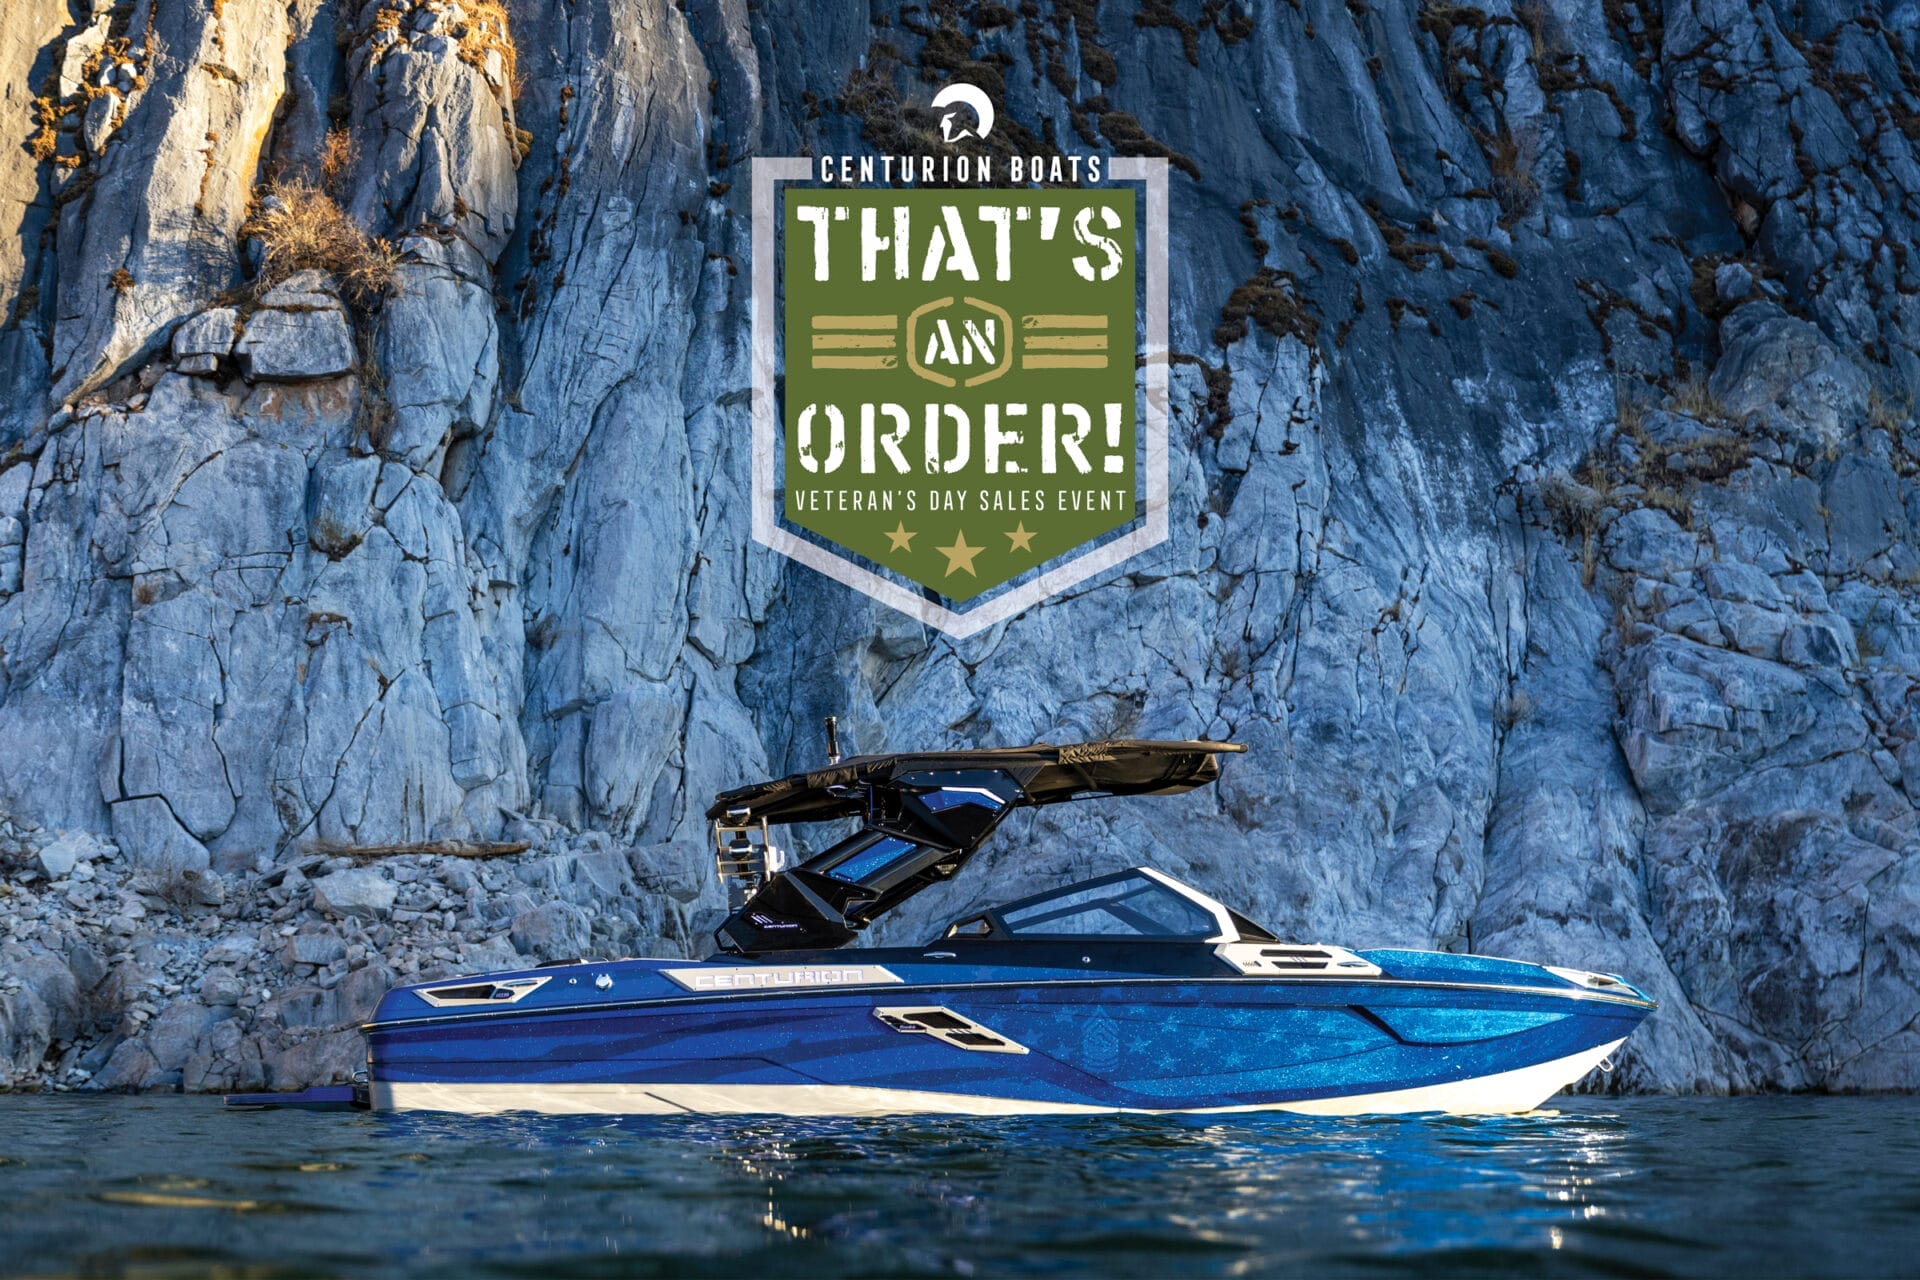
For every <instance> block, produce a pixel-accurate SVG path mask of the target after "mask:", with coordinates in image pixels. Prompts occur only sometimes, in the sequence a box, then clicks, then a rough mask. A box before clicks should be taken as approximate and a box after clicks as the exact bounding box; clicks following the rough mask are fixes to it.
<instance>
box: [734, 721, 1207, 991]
mask: <svg viewBox="0 0 1920 1280" xmlns="http://www.w3.org/2000/svg"><path fill="white" fill-rule="evenodd" d="M1244 750H1245V748H1244V747H1241V746H1238V745H1236V744H1234V743H1230V742H1142V741H1133V740H1119V741H1111V742H1085V743H1074V744H1067V745H1061V746H1051V745H1046V744H1041V745H1037V746H1031V747H1000V748H992V749H986V750H978V751H927V752H902V753H897V754H889V755H871V756H855V757H853V758H851V759H847V760H843V761H841V762H839V763H838V764H834V765H830V766H828V767H827V768H824V769H812V770H808V771H807V772H805V773H795V774H790V775H788V776H787V777H784V778H779V779H776V780H774V781H771V782H761V783H756V784H755V785H753V786H750V787H739V788H736V789H734V790H732V791H724V792H722V793H721V794H720V795H719V796H718V797H717V798H716V799H715V800H714V803H713V806H712V808H710V809H708V810H707V816H708V818H710V819H713V820H715V821H716V822H721V821H724V822H726V823H729V824H735V825H738V824H744V823H749V822H752V823H757V822H763V821H764V822H767V823H770V824H785V823H796V822H825V821H832V820H835V819H845V818H857V819H859V820H860V821H861V827H860V830H858V831H857V832H855V833H854V834H853V835H851V836H849V837H847V838H846V839H845V840H842V841H840V842H839V843H838V844H836V845H834V846H833V847H832V848H831V849H828V850H827V851H826V852H825V853H822V854H819V855H818V856H816V857H813V858H810V859H808V860H807V861H806V862H805V863H803V864H801V865H800V866H797V867H793V868H790V869H788V870H784V871H779V872H776V873H774V874H771V875H769V876H767V878H766V880H765V882H764V883H763V884H761V885H759V887H758V889H757V891H756V892H754V894H753V896H752V897H751V898H749V899H748V900H747V902H746V904H745V905H744V906H743V907H741V909H740V910H738V911H736V912H734V914H733V915H731V916H730V917H728V918H727V920H726V922H725V923H723V924H722V925H721V926H720V929H719V932H718V934H717V935H716V936H717V937H718V940H719V942H720V945H721V947H722V948H723V949H725V950H728V951H733V952H738V953H742V954H748V955H753V954H760V953H764V952H768V951H784V950H794V949H817V948H823V947H837V946H840V945H842V944H843V943H846V942H848V941H850V940H851V939H852V938H853V937H854V935H855V934H856V933H857V932H858V931H859V930H860V929H863V928H865V927H866V925H867V924H868V923H869V922H871V921H872V920H873V919H874V918H875V917H877V916H879V915H880V914H882V913H883V912H886V911H889V910H891V909H892V908H893V907H895V906H898V905H899V904H900V903H902V902H904V901H906V900H907V899H908V898H910V897H912V896H913V895H914V894H916V893H918V892H919V891H920V890H922V889H924V888H926V887H927V886H928V885H930V884H933V883H935V882H936V881H939V880H944V879H947V878H948V877H950V876H952V875H953V874H954V873H955V872H957V871H958V870H959V869H960V867H961V866H962V865H963V864H964V863H965V862H966V860H967V859H968V858H970V857H972V856H973V853H974V851H975V850H976V849H978V848H979V846H980V844H981V842H982V841H984V840H985V839H986V837H987V836H988V835H989V834H990V833H991V832H992V831H993V829H994V828H995V827H997V826H999V825H1000V822H1001V821H1002V820H1003V819H1004V818H1005V817H1006V816H1007V814H1009V813H1011V812H1012V811H1013V810H1015V809H1017V808H1021V807H1023V806H1027V805H1045V804H1057V803H1059V802H1061V801H1065V800H1078V799H1085V798H1090V797H1094V796H1122V795H1176V794H1179V793H1180V792H1184V791H1191V790H1193V789H1194V788H1196V787H1201V786H1205V785H1206V784H1207V783H1209V782H1212V781H1214V780H1215V779H1216V778H1218V777H1219V776H1220V761H1219V757H1220V756H1221V755H1222V754H1224V753H1227V752H1235V751H1244Z"/></svg>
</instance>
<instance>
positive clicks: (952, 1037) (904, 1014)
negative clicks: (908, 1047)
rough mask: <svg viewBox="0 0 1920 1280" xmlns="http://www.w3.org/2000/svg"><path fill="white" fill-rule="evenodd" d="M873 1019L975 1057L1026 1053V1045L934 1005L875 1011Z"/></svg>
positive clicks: (896, 1029)
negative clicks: (950, 1046)
mask: <svg viewBox="0 0 1920 1280" xmlns="http://www.w3.org/2000/svg"><path fill="white" fill-rule="evenodd" d="M873 1016H874V1017H876V1018H878V1019H880V1021H882V1022H884V1023H886V1024H887V1025H888V1026H890V1027H892V1028H893V1029H894V1030H895V1031H904V1032H906V1033H908V1034H909V1035H928V1036H932V1037H933V1038H934V1039H936V1040H938V1041H940V1042H941V1043H943V1044H950V1045H952V1046H953V1047H954V1048H956V1049H970V1050H972V1051H973V1052H975V1053H1025V1052H1026V1051H1027V1049H1026V1046H1025V1045H1019V1044H1015V1043H1014V1042H1013V1041H1011V1040H1009V1039H1007V1038H1006V1037H1005V1036H1003V1035H1001V1034H1000V1033H999V1032H997V1031H990V1030H988V1029H987V1028H986V1027H983V1026H981V1025H980V1024H979V1023H977V1022H975V1021H974V1020H973V1019H972V1018H965V1017H962V1016H961V1015H959V1014H957V1013H955V1012H954V1011H953V1010H951V1009H943V1008H940V1007H939V1006H937V1005H932V1006H927V1007H925V1008H917V1009H875V1010H874V1011H873Z"/></svg>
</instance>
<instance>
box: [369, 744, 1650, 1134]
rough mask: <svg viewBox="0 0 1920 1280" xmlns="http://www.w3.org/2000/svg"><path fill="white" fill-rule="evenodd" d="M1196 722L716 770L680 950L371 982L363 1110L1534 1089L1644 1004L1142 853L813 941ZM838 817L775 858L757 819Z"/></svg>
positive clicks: (1595, 982)
mask: <svg viewBox="0 0 1920 1280" xmlns="http://www.w3.org/2000/svg"><path fill="white" fill-rule="evenodd" d="M1238 750H1240V748H1238V747H1236V746H1233V745H1231V744H1225V743H1214V742H1137V741H1122V742H1096V743H1087V744H1081V745H1075V746H1034V747H1024V748H1017V749H1002V750H986V751H947V752H927V753H914V754H895V755H874V756H862V757H856V758H853V759H849V760H846V761H844V762H839V763H835V764H833V765H831V766H830V767H828V768H824V769H817V770H813V771H810V772H805V773H798V774H794V775H791V776H789V777H785V778H781V779H777V780H774V781H771V782H765V783H761V784H758V785H755V786H751V787H744V788H741V789H739V790H735V791H729V792H726V793H723V794H722V795H721V796H720V797H719V798H718V799H717V800H716V801H715V803H714V805H713V807H712V809H711V810H710V811H709V817H710V818H711V819H712V820H713V822H714V829H715V846H716V850H717V857H718V865H719V870H720V874H721V876H722V878H723V880H724V881H726V882H727V884H728V885H729V888H730V891H731V892H732V894H733V901H732V904H731V905H732V906H733V907H734V910H733V913H732V914H731V915H730V916H729V917H728V918H727V920H726V922H725V923H724V924H723V925H722V926H721V927H720V929H719V931H718V934H717V941H718V944H719V949H718V951H717V952H716V953H715V954H714V955H712V956H710V957H708V958H707V959H705V960H700V961H687V960H619V961H612V962H583V963H578V964H565V965H551V966H546V967H542V968H536V969H526V970H516V971H513V972H508V973H497V974H488V975H484V976H478V977H471V978H459V979H448V980H443V981H438V982H430V983H424V984H420V985H415V986H408V987H402V988H399V989H397V990H395V991H393V992H391V993H389V994H388V995H387V997H386V998H385V999H384V1000H383V1001H382V1002H381V1004H380V1007H379V1011H378V1012H377V1014H376V1015H375V1017H374V1020H373V1021H372V1023H370V1024H369V1025H368V1027H367V1034H368V1042H369V1071H370V1082H369V1084H368V1086H367V1087H366V1090H365V1103H366V1104H369V1105H371V1106H373V1107H375V1108H379V1109H416V1108H417V1109H431V1110H443V1111H464V1112H505V1111H539V1112H624V1113H673V1112H702V1113H771V1114H779V1115H785V1116H796V1115H846V1114H872V1113H887V1112H934V1113H959V1114H972V1115H1017V1114H1037V1113H1080V1112H1116V1111H1154V1112H1159V1111H1177V1112H1232V1111H1256V1110H1285V1111H1295V1112H1306V1113H1313V1114H1321V1115H1351V1114H1363V1113H1380V1112H1416V1111H1439V1112H1454V1113H1485V1112H1517V1111H1527V1110H1530V1109H1532V1108H1535V1107H1538V1106H1539V1105H1540V1104H1541V1103H1542V1102H1544V1101H1545V1100H1546V1099H1547V1098H1549V1097H1551V1096H1552V1095H1553V1094H1554V1093H1555V1092H1557V1091H1558V1090H1560V1089H1561V1088H1563V1087H1564V1086H1566V1085H1568V1084H1571V1083H1573V1082H1575V1081H1577V1080H1579V1079H1580V1078H1581V1077H1582V1076H1584V1075H1586V1074H1587V1072H1588V1071H1589V1070H1591V1069H1592V1068H1593V1067H1595V1066H1596V1065H1598V1064H1600V1063H1601V1062H1602V1061H1603V1060H1604V1059H1605V1058H1606V1057H1607V1056H1608V1055H1609V1054H1610V1053H1612V1052H1613V1050H1614V1049H1616V1048H1618V1047H1619V1045H1620V1044H1621V1043H1622V1042H1623V1041H1624V1040H1625V1039H1626V1038H1627V1036H1628V1035H1629V1034H1630V1033H1631V1032H1632V1031H1633V1029H1634V1027H1635V1026H1636V1025H1638V1023H1639V1022H1640V1021H1641V1020H1642V1019H1643V1018H1644V1017H1646V1015H1647V1013H1648V1011H1650V1010H1651V1009H1652V1008H1653V1007H1654V1005H1653V1002H1652V1001H1651V1000H1649V999H1648V998H1647V997H1646V996H1645V995H1644V994H1642V993H1641V992H1640V991H1638V990H1636V989H1635V988H1634V987H1632V986H1630V985H1629V984H1628V983H1626V982H1625V981H1623V980H1622V979H1620V978H1617V977H1613V976H1611V975H1605V974H1596V973H1587V972H1584V971H1580V970H1574V969H1565V968H1555V967H1550V966H1541V965H1536V964H1526V963H1521V962H1518V961H1513V960H1498V959H1491V958H1488V957H1483V956H1471V955H1453V954H1446V953H1438V952H1422V951H1406V950H1349V949H1347V948H1345V947H1340V946H1331V945H1325V944H1320V943H1295V942H1288V941H1285V940H1282V939H1280V938H1277V937H1275V936H1274V935H1273V934H1272V933H1269V932H1268V931H1267V930H1265V929H1262V928H1261V927H1260V926H1258V925H1256V924H1254V923H1253V922H1252V921H1250V920H1248V919H1247V918H1246V917H1244V916H1242V915H1241V914H1240V913H1239V912H1237V911H1234V910H1233V909H1231V908H1230V907H1228V906H1226V905H1224V904H1222V903H1220V902H1217V901H1215V900H1214V899H1212V898H1210V897H1208V896H1207V895H1206V894H1204V893H1201V892H1199V891H1198V890H1195V889H1193V888H1191V887H1189V886H1187V885H1184V884H1181V883H1180V882H1178V881H1177V880H1174V879H1173V878H1171V877H1169V876H1166V875H1163V874H1161V873H1159V872H1157V871H1154V870H1152V869H1149V868H1146V867H1140V868H1135V869H1133V870H1130V871H1124V872H1121V873H1119V874H1116V875H1107V876H1101V877H1099V878H1097V879H1093V880H1087V881H1083V882H1081V883H1078V884H1072V885H1067V886H1064V887H1061V888H1058V889H1055V890H1052V891H1050V892H1047V893H1042V894H1038V895H1035V896H1033V897H1029V898H1023V899H1021V900H1019V901H1017V902H1010V903H1008V904H1006V905H1004V906H1001V907H997V908H995V909H993V910H990V911H985V912H982V913H980V914H978V915H975V916H971V917H968V918H966V919H963V920H959V921H956V922H955V923H954V924H952V925H951V926H950V927H948V928H947V929H946V930H945V932H944V933H943V934H942V935H941V936H940V937H939V938H937V939H935V940H933V941H932V942H929V943H928V944H926V945H925V946H921V947H890V948H877V949H858V950H841V949H839V948H841V947H842V946H843V945H844V944H845V943H847V942H849V941H851V940H852V939H853V938H854V937H855V936H856V935H857V934H858V932H859V931H860V930H861V929H863V928H864V927H865V926H866V925H867V924H868V923H869V922H871V921H872V920H873V919H875V918H876V917H878V916H879V915H881V914H882V913H884V912H886V911H888V910H890V909H892V908H893V907H895V906H897V905H899V904H900V903H901V902H904V901H905V900H907V899H908V898H909V897H911V896H912V895H914V894H915V893H918V892H919V891H920V890H922V889H924V888H926V887H927V886H929V885H931V884H935V883H937V882H940V881H942V880H945V879H947V878H949V877H951V876H953V875H955V874H956V873H958V872H959V871H960V869H961V868H962V867H963V866H964V865H965V864H966V862H967V861H968V859H969V858H971V857H972V855H973V854H974V852H975V851H976V850H977V849H978V848H979V847H980V844H981V842H982V841H983V840H984V839H985V838H986V837H987V836H988V835H989V834H991V833H992V831H993V830H994V829H995V828H996V827H997V826H998V825H999V824H1000V823H1001V821H1002V820H1004V819H1005V818H1006V817H1007V815H1008V814H1010V813H1012V812H1014V811H1015V810H1017V809H1020V808H1024V807H1030V806H1044V805H1052V804H1059V803H1066V802H1071V801H1079V800H1084V799H1088V798H1090V797H1095V796H1112V795H1172V794H1177V793H1180V792H1184V791H1189V790H1191V789H1193V788H1195V787H1199V786H1202V785H1205V784H1206V783H1209V782H1211V781H1213V780H1214V779H1215V778H1217V777H1218V776H1219V769H1220V763H1219V762H1220V757H1221V756H1222V755H1224V754H1227V753H1230V752H1235V751H1238ZM847 819H853V820H854V821H855V822H856V823H857V826H858V829H857V830H856V831H855V832H854V834H852V835H850V836H848V837H847V838H845V839H843V840H841V841H839V842H838V843H836V844H835V845H833V847H832V848H830V849H828V850H827V851H826V852H824V853H821V854H819V855H818V856H815V857H813V858H810V859H808V860H807V861H806V862H804V863H802V864H800V865H798V866H794V867H791V868H788V867H786V866H784V863H783V858H782V855H781V853H780V851H779V849H778V847H777V846H776V845H775V844H774V843H773V841H772V839H771V831H772V828H773V827H776V826H782V825H786V824H793V823H812V822H836V821H845V820H847Z"/></svg>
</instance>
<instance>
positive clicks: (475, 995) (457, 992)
mask: <svg viewBox="0 0 1920 1280" xmlns="http://www.w3.org/2000/svg"><path fill="white" fill-rule="evenodd" d="M548 981H549V979H548V978H497V979H486V980H482V981H479V982H460V983H450V984H449V985H447V986H444V987H423V988H421V989H420V990H418V991H416V992H414V993H413V994H415V995H417V996H419V997H420V998H421V999H422V1000H425V1001H426V1002H427V1003H428V1004H430V1005H432V1006H433V1007H434V1008H436V1009H445V1008H448V1007H449V1006H453V1005H463V1004H513V1003H515V1002H517V1001H520V1000H524V999H526V998H527V997H528V996H530V995H532V994H533V993H534V992H536V991H538V990H539V989H540V988H541V987H544V986H546V985H547V982H548Z"/></svg>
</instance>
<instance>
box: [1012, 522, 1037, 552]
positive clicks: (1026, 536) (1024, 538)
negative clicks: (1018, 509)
mask: <svg viewBox="0 0 1920 1280" xmlns="http://www.w3.org/2000/svg"><path fill="white" fill-rule="evenodd" d="M1007 541H1008V542H1011V543H1012V544H1013V545H1012V546H1010V547H1008V548H1007V551H1008V553H1009V554H1011V553H1013V552H1015V551H1031V550H1033V535H1032V534H1030V533H1028V532H1027V522H1026V521H1025V520H1022V521H1021V522H1020V523H1019V524H1017V525H1015V526H1013V529H1012V531H1011V532H1009V533H1008V534H1007Z"/></svg>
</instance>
